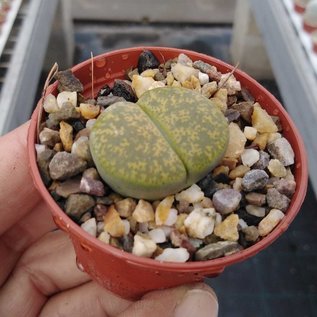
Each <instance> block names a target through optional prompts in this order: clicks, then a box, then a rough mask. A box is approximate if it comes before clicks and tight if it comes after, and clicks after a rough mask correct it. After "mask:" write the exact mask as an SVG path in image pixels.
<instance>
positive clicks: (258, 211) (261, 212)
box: [245, 205, 265, 218]
mask: <svg viewBox="0 0 317 317" xmlns="http://www.w3.org/2000/svg"><path fill="white" fill-rule="evenodd" d="M245 210H246V211H247V213H249V214H250V215H252V216H255V217H261V218H263V217H264V216H265V208H264V207H260V206H255V205H246V206H245Z"/></svg>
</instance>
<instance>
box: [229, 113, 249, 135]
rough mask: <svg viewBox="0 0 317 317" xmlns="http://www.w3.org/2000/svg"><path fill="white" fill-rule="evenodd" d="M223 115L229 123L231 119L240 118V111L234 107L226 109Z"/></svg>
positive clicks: (236, 119)
mask: <svg viewBox="0 0 317 317" xmlns="http://www.w3.org/2000/svg"><path fill="white" fill-rule="evenodd" d="M225 117H226V118H227V120H228V122H229V123H230V122H233V121H238V119H239V118H240V112H239V111H238V110H235V109H227V110H226V112H225ZM244 135H245V133H244Z"/></svg>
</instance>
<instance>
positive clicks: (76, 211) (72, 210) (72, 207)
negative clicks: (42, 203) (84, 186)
mask: <svg viewBox="0 0 317 317" xmlns="http://www.w3.org/2000/svg"><path fill="white" fill-rule="evenodd" d="M94 206H95V200H94V199H93V198H92V197H91V196H89V195H85V194H71V195H70V196H69V197H68V198H67V199H66V205H65V212H66V214H67V215H69V216H71V217H72V218H74V219H76V220H79V219H80V217H81V216H82V215H83V214H84V213H85V212H87V211H89V210H90V209H92V208H93V207H94Z"/></svg>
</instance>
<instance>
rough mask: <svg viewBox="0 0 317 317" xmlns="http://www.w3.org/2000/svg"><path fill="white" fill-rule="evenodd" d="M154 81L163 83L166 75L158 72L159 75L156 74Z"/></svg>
mask: <svg viewBox="0 0 317 317" xmlns="http://www.w3.org/2000/svg"><path fill="white" fill-rule="evenodd" d="M154 80H156V81H163V80H165V77H164V75H163V74H162V73H161V72H158V73H156V74H155V76H154Z"/></svg>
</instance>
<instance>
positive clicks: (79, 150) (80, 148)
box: [71, 136, 92, 163]
mask: <svg viewBox="0 0 317 317" xmlns="http://www.w3.org/2000/svg"><path fill="white" fill-rule="evenodd" d="M71 153H72V154H73V155H76V156H78V157H80V158H81V159H83V160H85V161H86V162H89V163H91V162H92V157H91V153H90V148H89V139H88V137H87V136H81V137H79V138H78V139H77V140H76V141H75V142H74V143H73V145H72V149H71Z"/></svg>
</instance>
